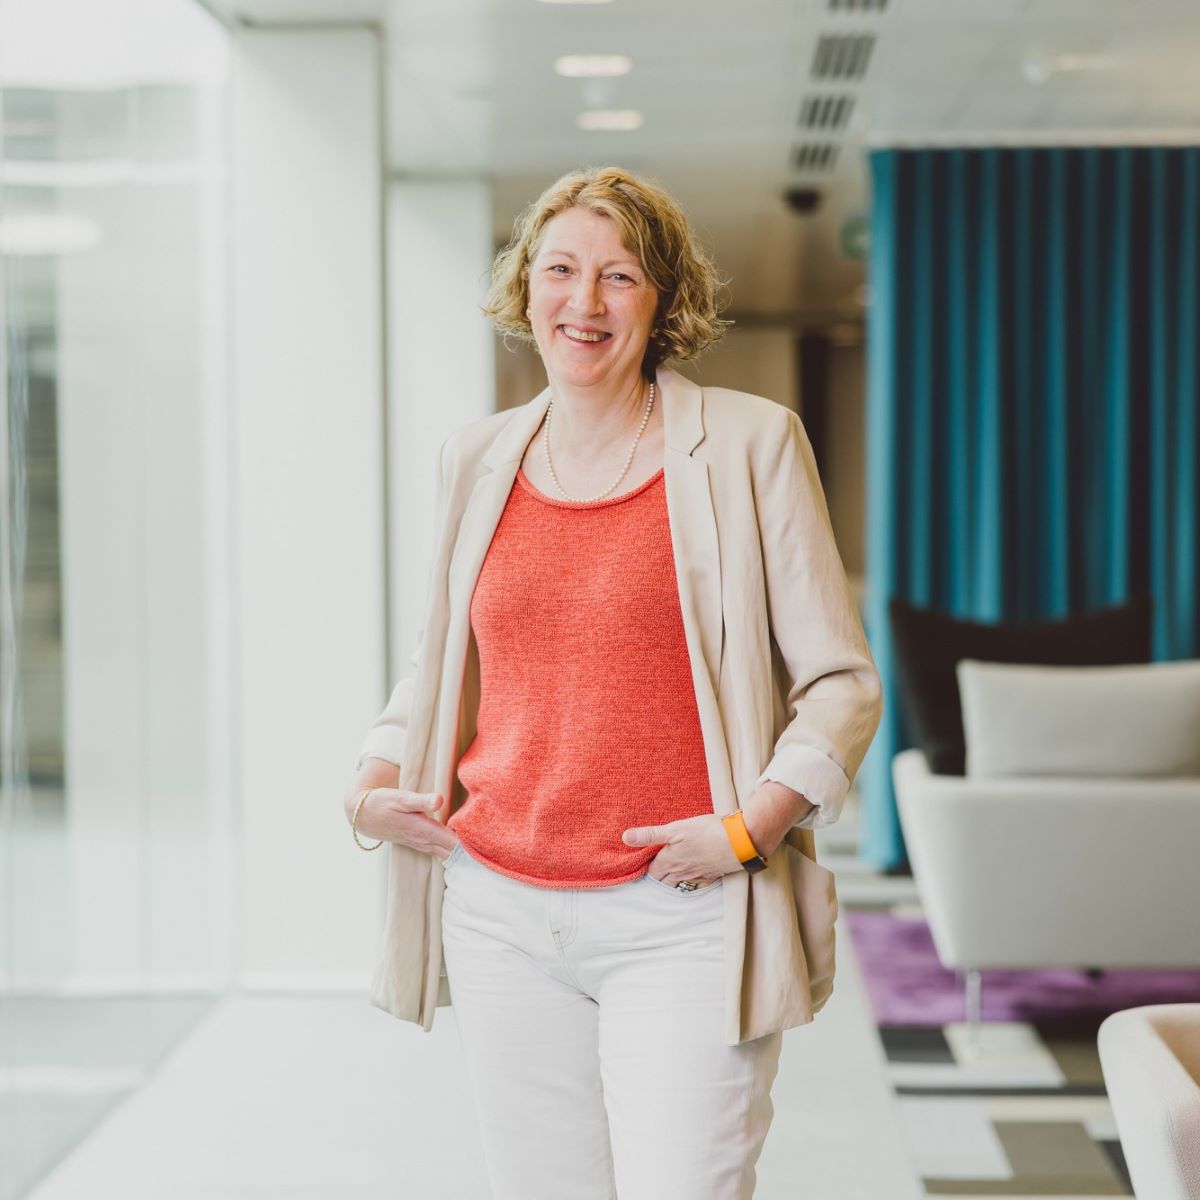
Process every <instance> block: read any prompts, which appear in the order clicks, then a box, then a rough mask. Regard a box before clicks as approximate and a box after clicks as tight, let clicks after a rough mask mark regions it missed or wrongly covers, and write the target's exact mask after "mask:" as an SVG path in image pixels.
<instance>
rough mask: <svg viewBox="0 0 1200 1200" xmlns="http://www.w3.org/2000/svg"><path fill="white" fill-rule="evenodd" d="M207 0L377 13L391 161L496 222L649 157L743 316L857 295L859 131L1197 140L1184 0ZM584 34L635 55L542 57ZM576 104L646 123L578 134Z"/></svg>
mask: <svg viewBox="0 0 1200 1200" xmlns="http://www.w3.org/2000/svg"><path fill="white" fill-rule="evenodd" d="M209 3H210V4H211V5H212V6H213V7H214V8H217V9H219V10H222V11H223V12H224V14H225V15H226V16H234V17H237V18H242V19H250V20H252V21H255V22H263V23H270V22H277V21H279V22H282V21H287V22H294V21H301V22H304V21H316V20H329V19H334V20H338V21H349V20H362V19H370V20H374V21H378V22H379V24H380V26H381V28H382V29H383V31H384V35H385V39H386V59H387V67H388V71H387V97H388V98H387V105H388V135H387V136H388V151H389V156H390V166H391V168H392V170H393V171H395V172H396V173H398V174H402V175H415V176H429V175H433V176H442V177H459V176H461V177H473V178H475V177H483V178H487V179H488V180H490V181H491V182H492V184H493V188H494V197H495V219H496V229H495V233H496V237H497V240H498V241H503V240H505V239H506V238H507V235H508V233H509V231H510V229H511V225H512V220H513V218H514V216H515V215H516V213H517V212H518V211H519V209H520V208H521V207H522V206H523V205H524V204H525V203H526V202H528V201H529V200H530V199H532V198H533V197H534V196H536V195H537V193H538V192H539V191H540V190H541V189H542V188H544V187H545V186H546V185H547V184H548V183H549V182H551V181H552V180H553V179H554V178H556V177H557V176H558V175H559V174H561V173H562V172H563V171H566V170H569V169H571V168H572V167H575V166H578V165H581V164H589V163H592V164H598V163H619V164H621V165H624V166H627V167H629V168H631V169H633V170H635V171H639V172H643V173H645V174H647V175H649V176H651V177H653V178H654V179H656V180H657V181H658V182H660V183H662V184H664V185H665V186H666V187H668V188H669V189H670V190H671V191H672V192H673V193H674V194H675V195H676V196H677V197H678V198H679V199H680V201H681V202H682V203H683V205H684V207H685V209H686V210H687V211H688V213H689V214H690V216H691V217H692V219H693V221H694V222H695V223H696V225H697V226H698V228H699V229H700V231H701V234H702V236H703V237H704V239H705V240H706V242H707V243H708V244H709V245H710V247H711V248H712V249H713V251H714V253H715V255H716V258H717V262H718V265H719V266H720V267H721V269H722V270H723V272H724V273H725V274H726V275H727V276H729V277H730V279H731V291H732V309H731V311H732V313H733V314H734V315H735V316H737V318H738V319H739V321H740V322H742V323H743V325H745V324H747V323H753V322H755V321H760V322H763V323H775V322H785V323H789V324H793V323H805V324H818V323H820V324H823V323H828V322H831V321H837V320H847V319H848V320H851V321H853V320H854V319H856V318H858V317H860V316H861V313H862V303H863V300H864V299H865V295H864V288H863V287H862V286H861V285H862V284H863V282H864V278H865V272H864V264H863V263H862V261H861V260H859V259H856V258H853V257H848V256H847V254H846V253H845V252H844V251H843V248H842V244H843V237H842V233H843V228H844V226H845V225H846V223H847V222H850V221H853V220H854V219H855V218H862V217H864V216H865V215H866V213H867V211H868V208H869V202H870V201H869V187H868V176H867V169H866V152H867V149H868V148H869V147H870V146H871V145H875V144H888V143H893V144H894V143H929V142H942V143H947V144H950V143H964V142H1001V143H1029V142H1087V141H1125V142H1149V141H1164V140H1171V141H1198V142H1200V0H737V2H736V3H730V2H729V0H719V2H718V0H688V2H686V3H685V2H683V0H611V2H609V3H591V4H583V3H573V4H564V3H543V2H540V0H228V2H226V0H209ZM828 39H834V40H828ZM855 39H857V40H855ZM600 53H605V54H625V55H628V56H629V57H630V58H632V60H633V70H632V72H631V73H629V74H628V75H625V76H623V77H621V78H617V79H609V80H580V79H566V78H562V77H560V76H558V75H556V74H555V73H554V71H553V63H554V60H555V59H556V58H557V57H558V56H559V55H562V54H600ZM847 72H848V73H849V74H848V75H847V74H846V73H847ZM806 104H808V107H809V110H810V111H809V116H810V117H811V119H812V120H814V121H815V122H816V123H817V126H818V127H817V128H815V129H805V128H802V126H801V120H802V114H804V113H805V111H806ZM585 108H621V109H625V108H634V109H637V110H639V111H640V112H641V113H642V114H643V116H644V123H643V124H642V126H641V127H640V128H639V129H637V130H635V131H632V132H626V133H595V132H583V131H581V130H579V129H578V128H577V127H576V117H577V115H578V113H579V112H580V111H581V110H583V109H585ZM823 119H824V120H832V121H833V127H828V126H827V127H821V124H820V122H821V121H822V120H823ZM802 147H807V148H808V149H807V150H806V151H803V152H802V157H801V160H800V161H797V159H796V155H797V152H798V148H802ZM805 155H806V157H805ZM796 186H809V187H814V188H817V189H819V192H820V202H819V205H818V207H817V209H816V211H815V212H813V213H812V214H810V215H798V214H797V213H795V212H793V211H791V210H790V209H789V207H788V206H787V204H786V203H785V201H784V195H785V193H786V192H787V190H788V189H789V188H792V187H796Z"/></svg>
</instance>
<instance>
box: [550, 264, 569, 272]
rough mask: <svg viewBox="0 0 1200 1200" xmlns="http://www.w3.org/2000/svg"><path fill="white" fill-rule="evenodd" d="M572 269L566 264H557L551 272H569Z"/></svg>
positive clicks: (551, 268)
mask: <svg viewBox="0 0 1200 1200" xmlns="http://www.w3.org/2000/svg"><path fill="white" fill-rule="evenodd" d="M570 269H571V268H570V267H568V266H567V265H566V263H555V264H554V265H553V266H552V267H550V268H549V270H550V271H569V270H570Z"/></svg>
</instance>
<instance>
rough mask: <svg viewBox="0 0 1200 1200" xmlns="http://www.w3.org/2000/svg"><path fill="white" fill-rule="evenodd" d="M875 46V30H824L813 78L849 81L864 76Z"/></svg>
mask: <svg viewBox="0 0 1200 1200" xmlns="http://www.w3.org/2000/svg"><path fill="white" fill-rule="evenodd" d="M874 48H875V35H874V34H873V33H825V34H822V35H821V37H820V38H819V39H818V41H817V48H816V50H815V51H814V52H813V60H812V72H811V74H812V77H813V78H814V79H833V80H836V81H837V82H839V83H846V82H849V81H851V80H855V79H862V78H863V76H864V75H866V73H867V64H868V63H869V62H870V61H871V51H872V50H873V49H874Z"/></svg>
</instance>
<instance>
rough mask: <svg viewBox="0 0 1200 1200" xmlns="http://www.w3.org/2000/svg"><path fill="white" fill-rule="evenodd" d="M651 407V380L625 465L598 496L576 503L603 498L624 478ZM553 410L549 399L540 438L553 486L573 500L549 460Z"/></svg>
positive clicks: (652, 395)
mask: <svg viewBox="0 0 1200 1200" xmlns="http://www.w3.org/2000/svg"><path fill="white" fill-rule="evenodd" d="M653 407H654V384H653V382H651V384H650V395H649V397H648V399H647V401H646V411H645V412H644V413H643V414H642V423H641V424H640V425H639V426H638V431H637V434H636V436H635V437H634V439H633V445H632V446H630V448H629V454H628V456H627V457H626V459H625V465H624V466H623V467H622V468H621V473H620V474H619V475H618V476H617V477H616V479H614V480H613V481H612V483H610V484H609V485H608V487H606V488H605V489H604V491H602V492H601V493H600V494H599V495H598V496H590V497H588V499H587V500H579V501H577V503H580V504H590V503H591V502H592V501H593V500H603V499H604V497H605V496H607V495H608V493H609V492H611V491H612V490H613V488H615V487H616V486H617V484H618V483H620V482H621V480H622V479H624V478H625V473H626V472H627V471H628V470H629V464H630V463H632V462H633V455H634V452H635V451H636V450H637V447H638V442H639V441H641V438H642V431H643V430H644V429H645V428H646V422H647V421H649V420H650V410H651V408H653ZM553 411H554V400H553V399H551V401H550V403H549V405H548V406H547V407H546V429H545V433H544V436H543V438H542V441H543V443H544V445H545V449H546V466H547V467H549V468H550V478H551V479H553V480H554V485H555V487H557V488H558V490H559V491H560V492H562V494H563V495H564V496H566V498H567V499H568V500H574V499H575V497H574V496H567V492H566V489H565V488H564V487H563V485H562V484H561V483H559V482H558V476H557V475H556V474H555V473H554V464H553V463H552V462H551V461H550V414H551V413H552V412H553Z"/></svg>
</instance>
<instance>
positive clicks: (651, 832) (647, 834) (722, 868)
mask: <svg viewBox="0 0 1200 1200" xmlns="http://www.w3.org/2000/svg"><path fill="white" fill-rule="evenodd" d="M621 840H622V841H623V842H624V843H625V845H627V846H662V849H661V850H660V851H659V852H658V853H657V854H656V855H655V856H654V858H653V859H651V860H650V866H649V868H648V870H649V872H650V874H651V875H653V876H654V878H655V879H658V880H661V881H662V882H663V883H665V884H667V886H668V887H674V886H675V885H676V884H677V883H679V882H680V881H681V880H684V879H690V880H691V881H692V882H693V883H695V884H698V885H699V886H701V887H703V886H704V884H706V883H712V882H713V881H714V880H716V879H718V878H719V877H720V876H722V875H727V874H728V873H729V872H730V871H740V870H741V869H742V864H741V863H740V862H738V858H737V855H736V854H734V852H733V845H732V844H731V843H730V841H729V835H728V834H727V833H726V832H725V826H724V825H723V824H722V823H721V818H720V817H718V816H717V814H716V813H704V814H703V815H702V816H699V817H686V818H684V819H683V820H682V821H670V822H668V823H667V824H666V825H643V826H638V827H637V828H634V829H626V830H625V832H624V833H623V834H622V835H621Z"/></svg>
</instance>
